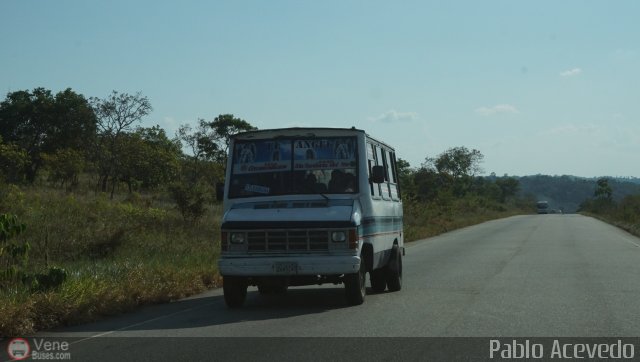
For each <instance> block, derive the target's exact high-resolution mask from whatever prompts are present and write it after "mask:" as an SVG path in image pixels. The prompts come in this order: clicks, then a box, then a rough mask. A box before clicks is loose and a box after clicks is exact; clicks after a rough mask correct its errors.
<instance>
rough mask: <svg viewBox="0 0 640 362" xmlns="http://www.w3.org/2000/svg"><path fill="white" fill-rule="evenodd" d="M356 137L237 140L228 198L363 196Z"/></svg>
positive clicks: (234, 148) (233, 154)
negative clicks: (298, 195)
mask: <svg viewBox="0 0 640 362" xmlns="http://www.w3.org/2000/svg"><path fill="white" fill-rule="evenodd" d="M356 145H357V141H356V138H355V137H323V138H310V139H305V138H276V139H259V140H250V141H240V140H238V141H236V142H235V143H234V147H233V153H232V155H231V157H232V164H231V165H232V166H231V179H230V185H229V198H239V197H255V196H274V195H287V194H327V193H328V194H348V193H357V192H358V182H357V181H358V173H357V169H358V167H357V166H358V158H357V147H356Z"/></svg>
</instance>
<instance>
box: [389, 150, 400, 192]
mask: <svg viewBox="0 0 640 362" xmlns="http://www.w3.org/2000/svg"><path fill="white" fill-rule="evenodd" d="M389 160H390V161H391V172H390V175H391V183H392V184H391V197H392V198H393V199H394V200H400V198H401V196H400V181H399V179H398V168H397V164H396V154H395V153H394V152H391V153H389Z"/></svg>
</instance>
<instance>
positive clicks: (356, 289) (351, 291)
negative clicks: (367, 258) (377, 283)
mask: <svg viewBox="0 0 640 362" xmlns="http://www.w3.org/2000/svg"><path fill="white" fill-rule="evenodd" d="M366 275H367V271H366V267H365V265H364V262H362V261H361V262H360V270H359V271H358V272H357V273H353V274H345V276H344V289H345V293H346V295H347V303H349V305H360V304H362V303H363V302H364V296H365V294H366V285H365V282H366Z"/></svg>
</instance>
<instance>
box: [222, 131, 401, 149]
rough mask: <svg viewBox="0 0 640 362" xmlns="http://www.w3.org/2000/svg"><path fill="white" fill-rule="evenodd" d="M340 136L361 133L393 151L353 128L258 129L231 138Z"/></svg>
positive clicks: (244, 139) (245, 139)
mask: <svg viewBox="0 0 640 362" xmlns="http://www.w3.org/2000/svg"><path fill="white" fill-rule="evenodd" d="M338 133H339V134H342V135H345V134H346V135H357V134H360V133H363V134H364V135H365V136H367V138H370V139H372V140H374V141H376V142H378V143H380V144H382V145H384V146H386V147H388V148H391V149H393V147H391V146H389V145H388V144H386V143H384V142H382V141H379V140H377V139H375V138H373V137H371V136H369V135H368V134H367V133H366V132H365V131H364V130H361V129H357V128H355V127H351V128H331V127H290V128H272V129H260V130H255V131H247V132H241V133H237V134H235V135H234V136H232V138H234V139H238V140H243V141H247V140H251V139H265V138H276V137H318V136H320V137H323V136H324V137H326V136H335V135H336V134H338Z"/></svg>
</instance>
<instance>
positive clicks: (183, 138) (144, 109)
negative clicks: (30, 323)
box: [0, 88, 519, 218]
mask: <svg viewBox="0 0 640 362" xmlns="http://www.w3.org/2000/svg"><path fill="white" fill-rule="evenodd" d="M152 110H153V108H152V105H151V102H150V101H149V99H148V98H147V97H145V96H144V95H142V94H141V93H136V94H127V93H119V92H117V91H113V92H112V93H111V94H109V95H108V96H106V97H104V98H98V97H89V98H87V97H85V96H84V95H82V94H79V93H77V92H75V91H73V90H72V89H71V88H68V89H66V90H64V91H61V92H58V93H56V94H53V93H52V92H51V91H50V90H47V89H44V88H35V89H33V90H32V91H28V90H22V91H15V92H10V93H8V94H7V96H6V98H5V99H4V101H2V102H1V103H0V179H3V180H4V181H5V182H11V183H27V184H33V183H34V182H35V181H36V180H38V178H39V176H40V175H41V174H44V175H45V178H46V180H47V181H49V182H50V183H52V184H54V185H57V186H58V187H63V188H66V189H69V190H73V189H75V188H77V187H78V185H79V183H80V176H81V175H89V176H90V181H91V182H92V186H91V187H92V188H93V189H94V190H95V191H96V192H105V193H108V194H110V195H111V197H112V198H113V195H114V193H115V191H116V189H117V188H118V187H123V188H126V190H128V192H133V191H139V190H154V189H158V188H165V189H166V190H168V191H169V192H170V193H171V194H172V196H173V197H174V199H175V200H176V202H177V203H178V207H179V208H180V210H181V211H182V212H183V216H185V218H188V217H189V215H191V214H193V215H197V214H198V213H199V210H201V209H202V208H203V205H204V203H205V202H206V197H205V194H206V193H207V192H209V191H211V190H212V189H213V187H214V185H215V183H216V182H220V181H221V180H222V179H223V178H224V169H225V163H226V157H227V151H228V147H229V140H230V137H231V136H232V135H234V134H236V133H238V132H242V131H247V130H253V129H256V127H254V126H253V125H251V124H250V123H249V122H247V121H245V120H243V119H240V118H236V117H234V116H233V115H232V114H221V115H219V116H217V117H215V118H214V119H213V120H211V121H207V120H205V119H198V120H197V122H196V123H195V125H182V126H181V127H180V128H179V130H178V131H177V133H176V135H174V136H173V137H170V136H169V135H167V134H166V132H165V130H164V129H162V128H161V127H159V126H153V127H141V126H140V125H139V124H140V122H141V121H142V119H143V118H144V117H146V116H148V115H149V114H150V113H151V111H152ZM483 159H484V156H483V155H482V153H481V152H480V151H478V150H475V149H472V150H470V149H467V148H466V147H454V148H451V149H448V150H446V151H445V152H443V153H441V154H440V155H438V156H436V157H426V158H425V161H424V163H422V164H421V165H420V166H419V167H416V168H412V167H411V165H410V164H409V163H408V162H406V161H404V160H402V159H400V160H399V162H398V167H399V174H400V175H401V187H402V189H403V192H404V195H405V198H407V199H408V200H411V201H416V202H421V203H424V202H433V201H434V200H438V201H439V202H446V201H447V200H454V199H461V198H465V197H471V196H474V197H483V198H485V199H487V200H492V201H494V202H497V203H504V202H506V201H508V200H510V199H513V198H514V197H515V195H516V193H517V191H518V190H519V183H518V180H517V179H515V178H511V177H502V178H495V177H494V178H486V177H480V176H478V175H479V173H480V172H481V167H480V165H481V163H482V161H483ZM210 194H213V193H210ZM194 217H195V216H194Z"/></svg>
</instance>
